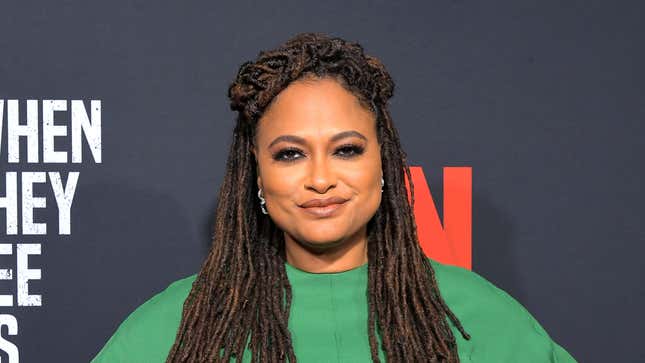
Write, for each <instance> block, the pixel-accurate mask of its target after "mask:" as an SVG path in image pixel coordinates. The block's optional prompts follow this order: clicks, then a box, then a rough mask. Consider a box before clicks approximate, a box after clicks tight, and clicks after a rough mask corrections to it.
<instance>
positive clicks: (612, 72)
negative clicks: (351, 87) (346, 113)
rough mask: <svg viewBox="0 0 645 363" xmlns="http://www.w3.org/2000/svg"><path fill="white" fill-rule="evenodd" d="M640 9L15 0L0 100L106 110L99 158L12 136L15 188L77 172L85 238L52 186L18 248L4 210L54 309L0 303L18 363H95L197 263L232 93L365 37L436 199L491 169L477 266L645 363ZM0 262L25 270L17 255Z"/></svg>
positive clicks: (611, 354)
mask: <svg viewBox="0 0 645 363" xmlns="http://www.w3.org/2000/svg"><path fill="white" fill-rule="evenodd" d="M643 10H645V7H644V6H642V5H641V4H640V3H639V2H631V3H630V2H612V1H604V2H599V1H567V2H558V1H519V2H518V1H495V2H490V1H488V2H477V1H466V0H455V1H431V2H429V1H418V2H405V1H396V2H393V1H388V2H385V1H372V2H367V1H352V2H350V1H310V2H306V3H305V2H303V1H279V2H277V1H276V2H266V1H265V2H248V1H237V2H236V3H235V4H233V3H232V2H231V3H228V4H227V3H223V2H215V1H209V2H203V3H197V2H179V1H172V2H170V1H148V2H143V1H110V2H102V3H100V4H99V3H98V2H86V1H58V2H56V3H55V4H54V2H48V1H40V2H3V3H2V4H1V5H0V99H19V100H21V102H24V100H26V99H30V98H33V99H67V100H71V99H83V100H86V101H89V100H90V99H100V100H101V101H102V123H103V127H102V131H103V132H102V136H103V162H102V163H101V164H94V163H92V162H91V158H90V154H89V153H88V152H87V151H88V150H87V148H86V146H84V147H85V148H86V149H85V150H84V163H83V164H77V165H74V164H71V163H70V164H61V165H51V164H48V165H43V164H37V165H30V164H28V163H26V162H25V161H23V162H21V163H20V164H8V163H7V159H6V150H7V149H6V147H7V146H6V142H3V144H2V149H1V150H2V154H1V155H2V159H1V160H0V171H3V173H2V174H0V176H1V177H2V178H0V180H2V183H4V179H3V178H4V171H6V170H9V171H18V172H20V171H36V170H38V171H61V172H67V171H79V172H80V178H79V181H78V187H77V191H76V195H75V199H74V204H73V206H72V234H71V235H69V236H63V235H58V234H57V233H56V232H57V224H56V218H55V217H56V216H57V214H56V213H55V211H56V210H55V205H56V204H55V202H54V199H53V195H52V192H51V190H50V188H49V187H48V186H47V184H43V185H42V187H41V186H38V187H36V188H35V194H38V195H44V196H47V199H48V201H47V203H48V204H47V209H46V210H45V211H41V212H42V213H40V214H39V213H36V216H37V218H38V219H39V220H47V221H49V222H50V223H49V227H48V228H49V229H48V231H50V232H49V233H48V235H47V236H7V235H6V234H4V233H5V230H4V227H5V220H4V210H0V217H1V218H0V242H5V243H14V244H15V243H18V242H22V243H41V244H42V254H41V255H40V256H32V257H30V260H29V263H30V267H31V266H33V268H40V269H41V270H42V280H41V281H34V282H32V283H30V293H39V294H42V296H43V306H41V307H13V308H2V310H1V311H0V313H6V314H12V315H14V316H16V318H17V319H18V323H19V334H18V335H17V336H8V335H7V330H6V327H5V328H3V330H2V336H4V337H5V338H6V339H8V340H10V341H12V342H14V343H15V344H16V345H18V347H19V349H20V353H21V361H22V362H45V361H52V360H54V361H60V362H62V361H65V362H87V361H89V360H90V359H91V358H92V357H93V356H94V355H95V354H96V353H97V352H98V350H99V349H100V348H101V347H102V346H103V344H104V343H105V342H106V340H107V339H108V337H109V336H110V335H111V334H112V333H113V332H114V330H115V329H116V327H117V325H118V324H119V323H120V322H121V321H122V320H123V319H124V318H125V317H126V316H127V314H128V313H130V312H131V311H132V310H133V309H134V308H135V307H137V306H138V305H140V304H141V303H143V302H144V301H145V300H146V299H148V298H149V297H150V296H152V295H153V294H154V293H156V292H158V291H160V290H161V289H163V288H164V287H165V286H167V285H168V284H169V283H170V282H172V281H174V280H176V279H178V278H181V277H184V276H186V275H188V274H192V273H195V272H196V271H197V270H198V268H199V266H200V264H201V262H202V259H203V258H204V256H205V254H206V251H207V248H208V243H209V234H210V223H211V219H212V216H213V212H214V206H215V203H216V194H217V191H218V188H219V185H220V183H221V180H222V177H223V173H224V169H225V159H226V153H227V152H228V145H229V141H230V136H231V132H232V127H233V120H234V114H233V113H232V112H231V111H229V109H228V103H227V98H226V89H227V87H228V83H229V82H230V81H231V80H232V78H233V77H234V75H235V72H236V71H237V69H238V66H239V65H240V64H241V63H242V62H243V61H245V60H248V59H251V58H254V57H255V56H256V55H257V53H258V52H259V51H260V50H261V49H267V48H271V47H274V46H277V45H278V44H280V43H281V42H282V41H284V40H286V39H287V38H289V37H291V36H292V35H294V34H295V33H297V32H302V31H321V32H328V33H330V34H332V35H337V36H341V37H344V38H347V39H349V40H354V41H358V42H360V43H361V44H362V45H363V46H364V48H365V49H366V52H367V53H369V54H373V55H375V56H377V57H379V58H380V59H381V60H382V61H383V62H384V63H385V65H386V66H387V67H388V69H389V70H390V72H391V74H392V75H393V78H394V80H395V82H396V92H395V96H394V98H393V100H392V106H391V111H392V114H393V117H394V120H395V123H396V124H397V126H398V129H399V131H400V136H401V139H402V142H403V146H404V148H405V150H406V151H407V152H408V154H409V159H410V164H411V165H416V166H421V167H423V169H424V171H425V173H426V176H427V177H428V182H429V184H430V187H431V188H432V190H433V193H435V194H436V195H435V198H437V199H439V200H440V193H441V180H442V175H441V169H442V167H444V166H471V167H472V168H473V169H472V170H473V270H474V271H476V272H478V273H480V274H482V275H483V276H484V277H486V278H487V279H489V280H490V281H492V282H493V283H494V284H496V285H497V286H499V287H500V288H502V289H504V290H506V291H508V292H509V293H510V294H511V295H512V296H514V297H515V298H516V299H518V300H519V301H520V302H521V303H522V304H523V305H524V306H526V307H527V309H528V310H529V311H530V312H531V313H532V314H533V315H534V316H535V317H536V318H537V319H538V320H539V321H540V323H541V324H542V325H543V326H544V327H545V329H546V330H547V331H548V332H549V334H550V335H551V336H552V337H553V339H554V340H556V341H557V342H559V343H560V344H561V345H562V346H564V347H565V348H566V349H567V350H568V351H569V352H571V354H572V355H573V356H574V357H576V359H578V360H579V361H580V362H610V361H611V362H640V361H643V358H645V355H644V354H643V353H642V350H641V349H638V348H635V347H639V346H640V340H641V339H642V337H643V334H642V326H643V323H644V321H643V315H642V313H641V308H638V306H641V307H642V306H644V305H645V288H644V285H643V283H642V281H641V279H642V277H643V264H642V263H641V260H642V255H643V252H645V249H644V247H643V242H644V240H645V239H644V238H643V237H644V234H643V232H642V230H641V229H640V228H639V223H640V222H641V220H642V219H643V217H644V213H643V209H642V208H643V202H645V201H644V198H643V197H644V196H645V193H644V192H643V191H642V190H641V188H642V185H643V182H644V181H645V178H644V176H645V172H644V171H643V169H642V167H643V162H644V161H645V157H644V155H645V147H644V143H643V132H644V131H645V128H644V127H643V125H642V123H643V121H644V116H645V108H644V107H643V96H644V86H643V81H644V77H643V68H642V65H643V64H645V52H644V51H643V46H642V43H643V35H644V30H645V26H644V25H643V22H642V19H641V18H642V14H643ZM5 113H6V107H5ZM62 115H63V116H62V118H63V121H64V114H62ZM5 116H6V115H5ZM5 120H6V117H5ZM22 122H24V119H23V120H22ZM5 128H6V122H5ZM3 132H5V137H6V130H3ZM60 140H61V141H60V148H61V149H67V146H65V145H66V144H65V143H66V142H67V143H68V141H65V140H67V139H65V138H61V139H60ZM23 155H24V154H23ZM21 156H22V155H21ZM86 158H87V159H86ZM85 160H87V162H86V161H85ZM2 195H4V187H3V188H0V196H2ZM14 251H15V248H14ZM0 262H1V263H2V264H3V265H4V266H8V267H12V266H13V265H12V264H14V265H15V256H1V258H0ZM12 284H14V285H15V281H14V282H9V281H1V282H0V288H2V289H3V291H9V292H11V286H13V285H12Z"/></svg>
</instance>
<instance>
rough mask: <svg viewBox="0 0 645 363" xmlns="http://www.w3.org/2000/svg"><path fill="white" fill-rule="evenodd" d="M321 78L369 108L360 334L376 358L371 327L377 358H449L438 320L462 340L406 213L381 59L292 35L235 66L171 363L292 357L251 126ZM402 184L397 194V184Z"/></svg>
mask: <svg viewBox="0 0 645 363" xmlns="http://www.w3.org/2000/svg"><path fill="white" fill-rule="evenodd" d="M306 77H314V78H322V77H331V78H333V79H336V80H338V81H339V82H340V83H341V84H342V85H343V87H345V88H346V89H348V90H349V91H351V92H352V93H353V94H354V95H356V96H357V98H358V99H359V100H360V102H361V103H362V104H363V105H364V106H365V107H366V108H368V109H370V110H371V111H372V112H373V113H374V115H376V128H377V137H378V141H379V143H380V145H381V159H382V165H383V178H384V180H385V187H384V189H383V195H382V201H381V205H380V207H379V209H378V210H377V212H376V214H375V215H374V216H373V217H372V219H371V220H370V221H369V222H368V226H367V227H368V228H367V231H368V236H367V238H368V286H367V293H368V303H369V315H368V324H367V326H366V330H367V333H368V336H369V344H370V348H371V356H372V360H373V361H374V362H380V360H379V356H378V341H377V336H376V333H375V332H376V330H378V334H379V336H380V337H381V340H382V349H383V352H384V353H385V355H386V357H387V361H389V362H412V361H414V362H417V361H418V362H459V356H458V354H457V344H456V340H455V337H454V336H453V334H452V331H451V329H450V327H449V325H448V322H447V320H446V317H448V318H449V319H450V320H451V321H452V322H453V324H454V325H455V326H456V327H457V329H458V330H459V331H460V333H461V334H462V336H463V337H464V338H465V339H470V336H469V335H468V334H467V333H466V332H465V331H464V329H463V327H462V325H461V323H460V322H459V319H458V318H457V317H456V316H455V315H454V314H453V313H452V311H451V310H450V309H449V308H448V306H447V305H446V303H445V302H444V300H443V298H442V297H441V295H440V292H439V288H438V286H437V282H436V279H435V273H434V270H433V268H432V266H431V265H430V263H429V261H428V259H427V258H426V256H425V255H424V253H423V251H422V250H421V247H420V246H419V241H418V238H417V234H416V224H415V221H414V216H413V206H414V185H413V183H412V179H411V175H410V170H409V168H408V166H407V161H406V154H405V152H404V151H403V150H402V148H401V145H400V141H399V136H398V133H397V131H396V129H395V128H394V125H393V123H392V119H391V117H390V114H389V111H388V109H387V101H388V99H390V98H391V97H392V94H393V91H394V83H393V81H392V79H391V77H390V75H389V74H388V72H387V71H386V69H385V67H384V66H383V64H382V63H381V62H380V61H379V60H378V59H376V58H374V57H371V56H369V55H366V54H364V52H363V48H362V47H361V46H360V45H359V44H357V43H351V42H347V41H345V40H343V39H340V38H332V37H329V36H327V35H324V34H320V33H302V34H298V35H297V36H295V37H294V38H292V39H290V40H288V41H287V42H286V43H284V44H283V45H282V46H280V47H278V48H276V49H274V50H270V51H263V52H260V54H259V56H258V58H257V59H256V60H255V61H249V62H246V63H244V64H242V65H241V67H240V69H239V71H238V74H237V77H236V79H235V80H234V82H233V83H232V84H231V85H230V87H229V90H228V96H229V98H230V101H231V109H232V110H234V111H237V112H238V117H237V123H236V126H235V129H234V132H233V140H232V142H231V145H230V151H229V156H228V160H227V163H226V175H225V177H224V181H223V184H222V186H221V189H220V191H219V197H218V204H217V209H216V213H215V224H214V231H213V241H212V246H211V249H210V252H209V253H208V256H207V257H206V259H205V260H204V263H203V264H202V266H201V269H200V271H199V273H198V274H197V277H196V279H195V281H194V283H193V286H192V290H191V291H190V293H189V295H188V297H187V298H186V301H185V303H184V307H183V313H182V318H181V323H180V326H179V329H178V331H177V335H176V338H175V342H174V344H173V346H172V348H171V349H170V353H169V355H168V358H167V362H168V363H176V362H229V360H230V359H231V358H232V357H235V358H236V361H238V362H239V361H241V358H242V355H243V353H244V349H245V346H246V345H247V344H248V346H249V349H250V350H251V352H252V361H253V362H285V361H286V360H287V359H288V361H289V362H296V356H295V353H294V350H293V346H292V344H291V335H290V332H289V329H288V320H289V309H290V305H291V298H292V291H291V285H290V284H289V280H288V279H287V274H286V271H285V266H284V261H285V257H284V235H283V233H282V231H280V230H279V229H278V227H277V226H276V225H275V224H274V223H273V222H272V221H271V219H270V217H269V216H268V215H264V214H262V213H261V211H260V208H259V204H258V200H257V192H258V188H257V185H256V180H257V171H256V160H255V159H254V157H253V155H252V153H251V147H252V145H253V140H254V137H255V130H256V126H257V122H258V121H259V119H260V117H261V116H262V113H263V112H264V110H265V109H266V108H267V106H269V104H270V103H271V101H272V100H273V99H274V97H275V96H276V95H277V94H278V93H280V91H282V90H283V89H284V88H286V87H287V86H288V85H289V84H290V83H291V82H293V81H296V80H299V79H303V78H306ZM406 179H407V182H408V184H409V189H410V191H409V195H408V191H407V189H406V184H405V183H406Z"/></svg>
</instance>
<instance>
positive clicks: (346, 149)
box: [337, 145, 364, 158]
mask: <svg viewBox="0 0 645 363" xmlns="http://www.w3.org/2000/svg"><path fill="white" fill-rule="evenodd" d="M363 150H364V149H363V147H362V146H359V145H344V146H341V147H340V148H338V151H337V153H338V154H339V155H340V156H341V157H343V158H351V157H353V156H357V155H360V154H362V153H363Z"/></svg>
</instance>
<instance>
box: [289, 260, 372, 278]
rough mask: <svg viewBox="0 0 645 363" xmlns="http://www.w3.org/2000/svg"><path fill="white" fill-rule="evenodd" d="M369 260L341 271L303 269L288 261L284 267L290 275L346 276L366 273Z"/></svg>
mask: <svg viewBox="0 0 645 363" xmlns="http://www.w3.org/2000/svg"><path fill="white" fill-rule="evenodd" d="M367 265H368V262H365V263H364V264H362V265H360V266H356V267H354V268H351V269H349V270H345V271H339V272H319V273H315V272H308V271H305V270H301V269H299V268H297V267H295V266H292V265H290V264H289V263H288V262H287V261H285V262H284V268H285V270H286V271H287V274H288V275H290V276H301V277H310V278H311V277H318V276H319V277H324V276H334V277H345V276H356V275H361V274H364V273H365V272H366V271H367Z"/></svg>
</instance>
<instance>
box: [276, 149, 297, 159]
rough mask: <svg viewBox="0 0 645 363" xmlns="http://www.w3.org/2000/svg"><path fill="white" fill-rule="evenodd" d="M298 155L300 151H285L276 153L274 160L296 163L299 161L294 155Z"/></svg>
mask: <svg viewBox="0 0 645 363" xmlns="http://www.w3.org/2000/svg"><path fill="white" fill-rule="evenodd" d="M297 154H300V150H298V149H284V150H280V151H278V152H277V153H275V154H274V155H273V159H274V160H276V161H294V160H296V159H297V158H296V157H294V155H297Z"/></svg>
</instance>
